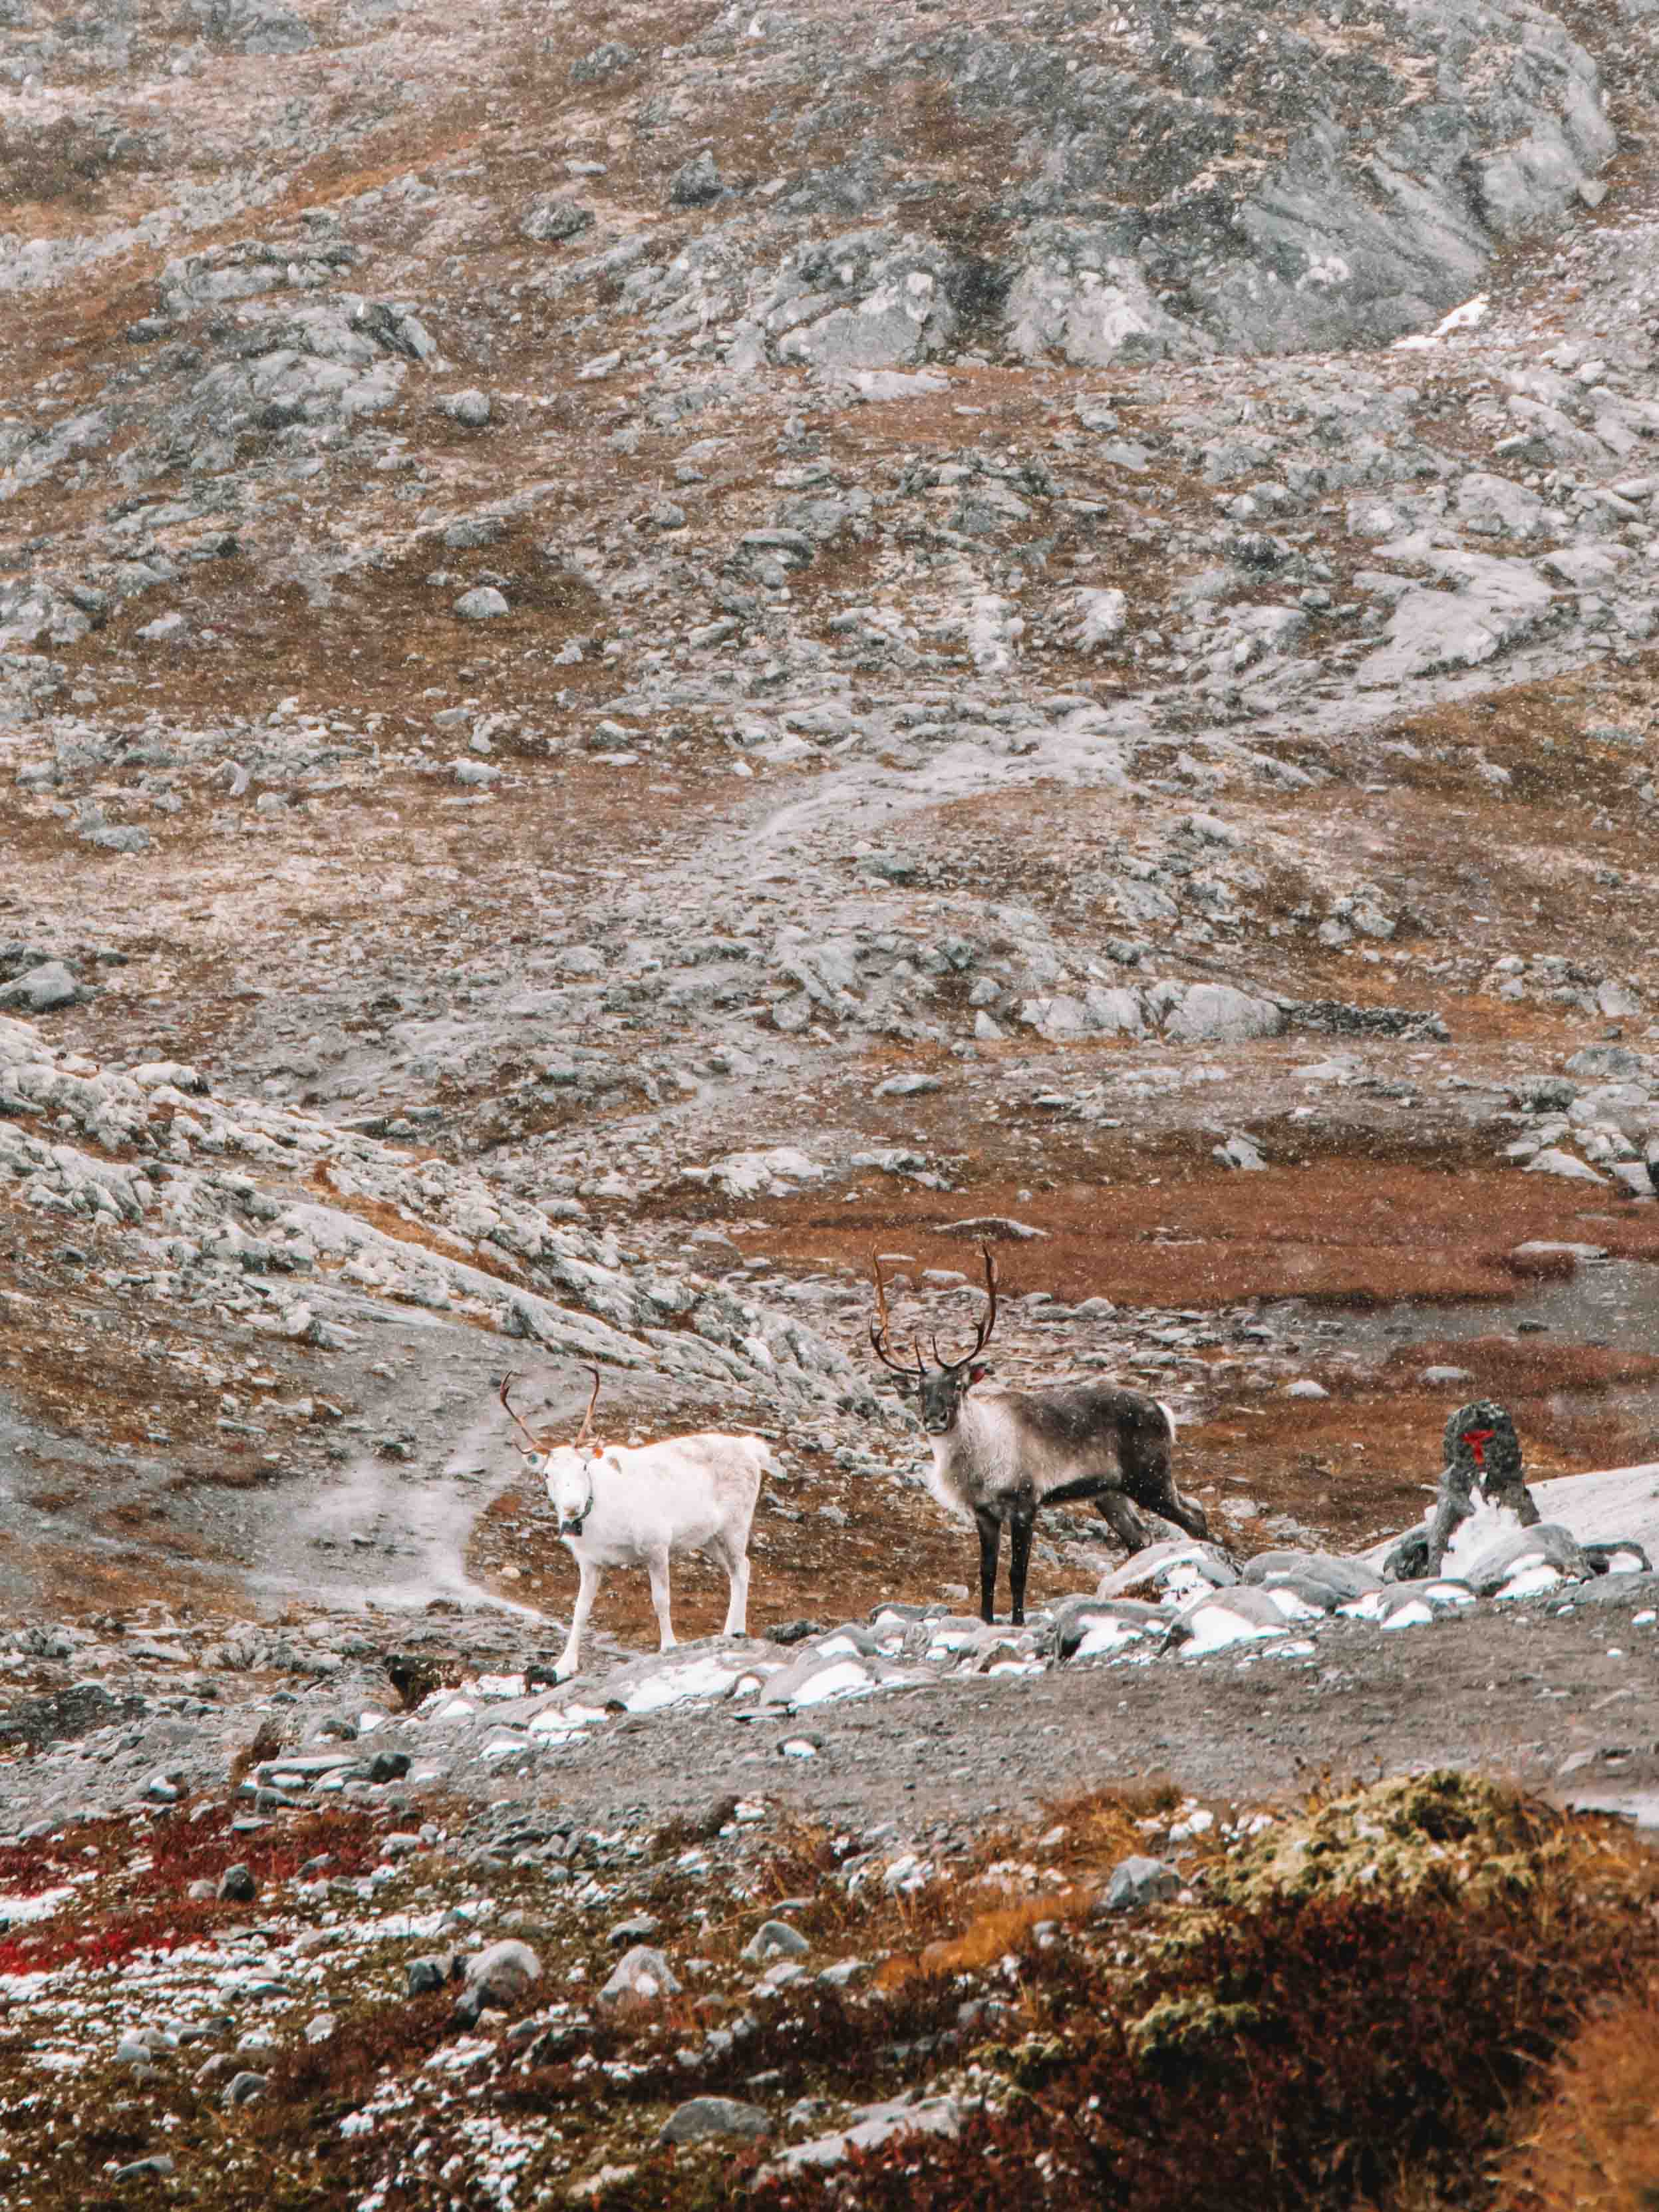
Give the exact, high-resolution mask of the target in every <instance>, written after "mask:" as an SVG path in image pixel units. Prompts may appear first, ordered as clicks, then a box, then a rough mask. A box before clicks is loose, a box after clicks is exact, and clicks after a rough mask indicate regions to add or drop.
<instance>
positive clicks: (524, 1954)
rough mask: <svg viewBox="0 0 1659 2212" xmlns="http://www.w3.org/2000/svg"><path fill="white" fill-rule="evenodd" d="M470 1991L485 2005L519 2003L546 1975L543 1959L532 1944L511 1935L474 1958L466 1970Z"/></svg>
mask: <svg viewBox="0 0 1659 2212" xmlns="http://www.w3.org/2000/svg"><path fill="white" fill-rule="evenodd" d="M463 1972H464V1974H465V1984H466V1989H467V1992H468V1994H469V1995H470V1996H474V1997H476V1998H477V2000H478V2001H479V2002H480V2003H481V2004H494V2005H512V2004H516V2003H517V2002H518V2001H519V1999H520V1997H521V1996H524V1994H525V1992H526V1990H528V1989H529V1988H530V1986H531V1984H532V1983H533V1982H538V1981H540V1979H541V1978H542V1962H541V1960H539V1959H538V1957H537V1956H536V1954H535V1953H534V1952H533V1951H532V1949H531V1948H530V1946H529V1944H528V1943H520V1942H518V1941H517V1939H516V1938H514V1937H512V1936H509V1937H507V1939H506V1940H505V1941H504V1942H500V1943H491V1944H489V1946H487V1948H485V1949H483V1950H482V1951H479V1952H477V1953H475V1954H474V1955H473V1956H472V1957H471V1958H470V1959H469V1960H467V1962H466V1965H465V1968H464V1969H463Z"/></svg>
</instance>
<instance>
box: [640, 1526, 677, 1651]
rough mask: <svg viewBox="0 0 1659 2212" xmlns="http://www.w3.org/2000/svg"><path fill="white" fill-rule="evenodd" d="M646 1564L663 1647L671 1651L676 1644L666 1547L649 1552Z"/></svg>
mask: <svg viewBox="0 0 1659 2212" xmlns="http://www.w3.org/2000/svg"><path fill="white" fill-rule="evenodd" d="M645 1564H646V1568H647V1571H648V1573H649V1574H650V1577H651V1602H652V1604H653V1606H654V1607H656V1611H657V1626H658V1627H659V1629H660V1630H661V1631H662V1649H663V1650H665V1651H671V1650H672V1649H673V1646H674V1624H673V1621H672V1620H671V1619H670V1617H669V1611H668V1552H667V1549H666V1547H664V1548H663V1549H662V1550H660V1551H656V1552H652V1553H648V1554H647V1558H646V1562H645Z"/></svg>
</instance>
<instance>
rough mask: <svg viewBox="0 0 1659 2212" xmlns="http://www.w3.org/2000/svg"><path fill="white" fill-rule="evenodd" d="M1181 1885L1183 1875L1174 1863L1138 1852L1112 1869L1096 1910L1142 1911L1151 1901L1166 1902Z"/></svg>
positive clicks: (1120, 1861) (1153, 1903) (1156, 1903)
mask: <svg viewBox="0 0 1659 2212" xmlns="http://www.w3.org/2000/svg"><path fill="white" fill-rule="evenodd" d="M1180 1887H1181V1876H1180V1875H1178V1874H1177V1873H1176V1870H1175V1869H1174V1868H1173V1867H1172V1866H1166V1865H1165V1864H1164V1861H1163V1860H1162V1859H1153V1858H1146V1857H1143V1856H1141V1855H1140V1854H1139V1853H1137V1854H1136V1856H1135V1857H1133V1858H1127V1859H1120V1860H1119V1861H1118V1863H1117V1864H1116V1865H1115V1867H1114V1868H1113V1869H1112V1872H1111V1878H1110V1880H1109V1881H1108V1882H1107V1884H1106V1887H1105V1890H1104V1892H1103V1894H1102V1896H1101V1899H1100V1902H1099V1905H1097V1908H1096V1910H1097V1911H1101V1912H1139V1911H1144V1910H1145V1908H1146V1906H1147V1905H1162V1904H1164V1903H1166V1902H1167V1901H1168V1899H1170V1898H1172V1897H1173V1896H1175V1895H1176V1892H1177V1891H1178V1890H1179V1889H1180Z"/></svg>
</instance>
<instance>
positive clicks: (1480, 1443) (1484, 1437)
mask: <svg viewBox="0 0 1659 2212" xmlns="http://www.w3.org/2000/svg"><path fill="white" fill-rule="evenodd" d="M1497 1434H1498V1431H1497V1430H1496V1429H1465V1430H1464V1431H1463V1433H1462V1437H1460V1438H1459V1439H1458V1441H1459V1442H1460V1443H1466V1444H1467V1445H1468V1447H1469V1449H1470V1450H1471V1451H1472V1452H1473V1453H1474V1463H1475V1465H1476V1466H1477V1467H1485V1465H1486V1446H1487V1445H1488V1444H1489V1443H1491V1442H1492V1438H1493V1437H1495V1436H1496V1435H1497Z"/></svg>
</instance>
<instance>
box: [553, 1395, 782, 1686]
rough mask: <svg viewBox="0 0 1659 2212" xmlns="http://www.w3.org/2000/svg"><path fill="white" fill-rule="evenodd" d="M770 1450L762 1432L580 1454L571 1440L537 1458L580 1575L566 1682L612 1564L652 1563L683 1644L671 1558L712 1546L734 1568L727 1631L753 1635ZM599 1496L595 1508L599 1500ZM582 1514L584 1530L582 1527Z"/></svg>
mask: <svg viewBox="0 0 1659 2212" xmlns="http://www.w3.org/2000/svg"><path fill="white" fill-rule="evenodd" d="M770 1456H771V1455H770V1454H769V1451H768V1449H767V1447H766V1443H765V1441H764V1439H763V1438H762V1437H741V1436H714V1435H708V1434H705V1435H700V1436H691V1437H669V1438H667V1439H665V1441H664V1442H663V1443H654V1444H642V1445H640V1446H638V1447H637V1448H635V1449H626V1448H621V1447H617V1446H611V1447H606V1448H601V1449H598V1450H590V1449H581V1450H578V1449H576V1448H575V1447H574V1445H571V1444H561V1445H559V1446H558V1447H557V1448H556V1449H554V1450H552V1451H550V1452H545V1453H543V1454H541V1455H538V1458H533V1459H532V1461H531V1462H530V1464H531V1465H532V1467H534V1468H537V1469H538V1472H539V1473H541V1474H544V1476H545V1477H546V1480H547V1497H548V1503H549V1504H550V1505H551V1506H552V1508H553V1510H554V1511H555V1512H556V1514H557V1515H558V1516H559V1534H560V1537H561V1539H562V1541H563V1543H564V1545H565V1546H566V1547H567V1549H568V1551H569V1553H570V1555H571V1557H572V1558H573V1559H574V1560H575V1562H576V1566H577V1570H578V1572H579V1575H580V1582H579V1583H578V1586H577V1590H576V1605H575V1610H574V1612H573V1613H572V1614H571V1616H570V1634H569V1636H568V1638H567V1640H566V1643H565V1647H564V1650H563V1652H562V1654H561V1656H560V1658H559V1663H558V1666H557V1667H556V1669H555V1674H556V1678H557V1680H560V1681H561V1682H562V1681H563V1680H565V1679H566V1677H567V1676H568V1675H571V1674H574V1673H575V1672H576V1669H577V1667H578V1665H579V1664H580V1655H581V1638H582V1631H583V1630H584V1629H585V1628H586V1626H587V1616H588V1614H589V1613H591V1612H592V1607H593V1598H594V1594H595V1592H596V1591H597V1590H598V1589H599V1571H600V1569H601V1568H603V1567H638V1566H643V1567H644V1568H645V1569H646V1571H647V1573H648V1574H649V1575H650V1577H651V1602H652V1604H653V1606H654V1607H655V1608H656V1613H657V1624H658V1626H659V1628H660V1630H661V1632H662V1648H663V1650H665V1651H666V1650H668V1649H669V1648H670V1646H671V1644H673V1642H674V1628H673V1623H672V1621H671V1619H670V1617H669V1596H668V1563H669V1560H670V1559H673V1558H677V1557H678V1556H679V1554H680V1553H684V1552H705V1553H708V1556H709V1557H710V1558H711V1559H715V1560H717V1561H718V1562H719V1564H720V1565H721V1566H722V1567H724V1568H725V1570H726V1580H727V1582H728V1583H729V1584H730V1585H731V1601H730V1602H729V1604H728V1605H727V1607H726V1627H725V1630H724V1633H725V1634H726V1635H727V1636H741V1635H742V1634H743V1633H744V1626H745V1625H746V1623H747V1620H748V1613H749V1556H748V1554H749V1525H750V1522H751V1521H752V1520H753V1519H754V1517H755V1502H756V1500H757V1498H759V1496H760V1485H761V1476H762V1474H763V1472H764V1471H765V1469H766V1468H767V1467H768V1466H769V1463H770ZM590 1498H591V1500H592V1502H591V1504H590V1503H589V1500H590ZM577 1520H580V1521H581V1522H582V1527H581V1530H580V1534H578V1533H577V1531H576V1529H575V1528H574V1525H573V1524H574V1522H576V1521H577Z"/></svg>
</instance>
